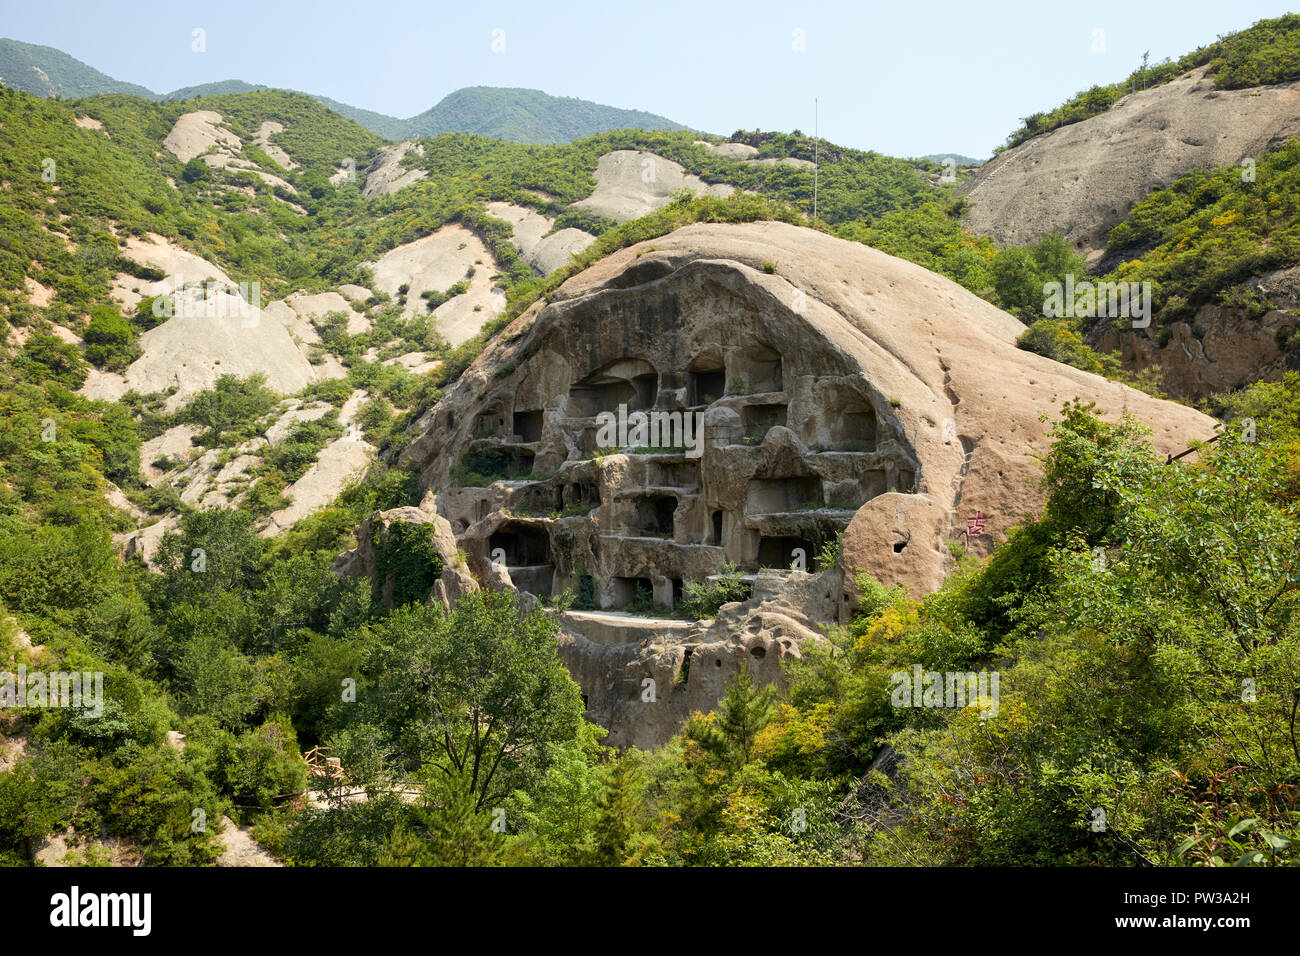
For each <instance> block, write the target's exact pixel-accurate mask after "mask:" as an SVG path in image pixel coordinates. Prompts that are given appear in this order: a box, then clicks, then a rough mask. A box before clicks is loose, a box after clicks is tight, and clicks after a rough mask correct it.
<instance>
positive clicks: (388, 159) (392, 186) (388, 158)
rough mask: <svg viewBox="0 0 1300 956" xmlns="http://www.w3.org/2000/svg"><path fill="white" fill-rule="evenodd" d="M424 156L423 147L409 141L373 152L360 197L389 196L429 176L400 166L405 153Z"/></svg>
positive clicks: (381, 147) (419, 170)
mask: <svg viewBox="0 0 1300 956" xmlns="http://www.w3.org/2000/svg"><path fill="white" fill-rule="evenodd" d="M411 152H414V153H415V155H417V156H423V155H424V147H423V146H421V145H419V144H418V143H414V142H411V141H410V140H407V141H404V142H401V143H397V144H396V145H393V146H380V147H379V149H377V150H375V158H374V159H372V160H371V161H370V165H369V166H367V167H366V174H365V176H366V178H365V182H364V184H363V185H362V187H361V195H363V196H365V197H366V198H367V199H372V198H374V197H375V196H391V195H392V194H393V193H395V192H397V191H398V190H399V189H405V188H406V187H407V186H409V185H411V184H412V183H417V182H419V181H420V180H421V179H423V178H424V177H425V176H427V175H429V174H428V173H427V172H425V171H424V170H423V169H411V168H408V167H406V166H403V165H402V160H403V159H405V158H406V154H407V153H411Z"/></svg>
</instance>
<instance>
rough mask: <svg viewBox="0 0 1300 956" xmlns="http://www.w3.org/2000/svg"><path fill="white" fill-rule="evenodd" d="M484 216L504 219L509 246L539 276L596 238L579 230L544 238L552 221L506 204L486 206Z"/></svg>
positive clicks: (569, 230) (523, 208) (498, 203)
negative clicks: (510, 228)
mask: <svg viewBox="0 0 1300 956" xmlns="http://www.w3.org/2000/svg"><path fill="white" fill-rule="evenodd" d="M487 208H488V213H489V214H491V215H492V216H494V217H495V218H497V219H504V220H506V221H507V222H509V223H510V224H511V225H512V226H514V228H515V232H514V235H513V236H512V237H511V240H510V241H511V242H512V243H513V244H514V247H515V248H516V249H518V250H519V254H520V255H521V256H523V258H524V261H525V262H527V263H528V264H529V265H530V266H532V267H533V268H534V269H536V270H537V271H538V272H540V273H542V275H550V274H551V273H552V272H554V271H555V270H556V269H558V268H560V266H562V265H564V264H565V263H567V262H568V261H569V257H570V256H573V255H577V254H578V253H579V252H581V251H582V250H583V249H586V248H587V247H588V246H589V245H591V244H592V243H593V242H595V241H596V237H595V236H593V235H592V234H591V233H589V232H584V231H583V230H581V229H573V228H567V229H560V230H557V231H556V232H555V233H554V234H551V235H547V233H549V232H550V230H551V226H552V224H553V223H552V220H550V219H547V218H546V217H545V216H543V215H542V214H541V213H538V212H534V211H533V210H532V209H528V208H526V207H524V206H516V205H514V204H513V203H508V202H490V203H488V204H487Z"/></svg>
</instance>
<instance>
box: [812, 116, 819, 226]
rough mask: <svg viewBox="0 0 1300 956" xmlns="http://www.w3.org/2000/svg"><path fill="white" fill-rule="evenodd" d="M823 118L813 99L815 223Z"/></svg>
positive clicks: (814, 217)
mask: <svg viewBox="0 0 1300 956" xmlns="http://www.w3.org/2000/svg"><path fill="white" fill-rule="evenodd" d="M820 119H821V116H820V114H819V111H818V107H817V97H815V96H814V97H813V221H814V222H816V221H817V173H818V162H819V160H820V159H821V151H820V150H819V148H818V147H820V146H821V136H820V131H819V128H818V121H819V120H820Z"/></svg>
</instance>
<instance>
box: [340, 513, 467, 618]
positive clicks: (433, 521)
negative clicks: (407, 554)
mask: <svg viewBox="0 0 1300 956" xmlns="http://www.w3.org/2000/svg"><path fill="white" fill-rule="evenodd" d="M397 522H401V523H403V524H412V525H427V526H428V529H429V538H430V540H431V541H432V542H433V545H434V547H435V548H436V549H437V551H438V556H439V557H440V558H441V559H442V574H441V575H440V576H439V578H438V580H437V581H435V582H434V585H433V588H432V589H431V590H430V592H429V600H431V601H437V602H438V603H439V604H441V605H442V606H443V608H444V609H447V610H449V609H450V608H451V606H452V604H454V603H455V602H456V600H457V599H458V598H460V597H461V596H462V595H464V594H468V593H469V592H470V591H476V590H478V587H479V585H478V582H477V581H476V580H475V579H474V576H473V575H472V574H470V571H469V568H467V567H466V566H465V565H464V563H463V562H462V561H461V558H460V555H459V554H458V552H457V546H456V536H455V534H453V533H452V530H451V525H450V524H448V523H447V519H446V518H444V517H442V516H441V515H438V514H430V513H429V512H427V511H423V510H421V509H420V508H413V507H406V508H392V509H390V510H388V511H377V512H375V513H374V514H373V515H371V516H370V517H369V518H367V519H366V520H365V521H363V522H362V523H361V527H360V528H358V529H357V546H356V547H355V548H353V549H352V550H351V551H348V552H345V553H344V554H341V555H339V558H338V560H337V561H335V562H334V572H335V573H336V574H338V575H340V576H341V577H345V578H354V577H365V578H370V579H371V580H372V581H374V578H375V546H376V544H378V545H379V546H380V547H383V546H384V545H386V544H387V543H388V535H389V529H391V528H392V526H393V525H394V524H395V523H397ZM375 583H376V584H377V585H378V587H379V594H380V597H381V599H382V600H383V602H384V604H385V605H386V606H387V607H392V601H393V576H392V575H391V574H390V575H388V577H387V578H386V579H385V580H383V581H379V582H375Z"/></svg>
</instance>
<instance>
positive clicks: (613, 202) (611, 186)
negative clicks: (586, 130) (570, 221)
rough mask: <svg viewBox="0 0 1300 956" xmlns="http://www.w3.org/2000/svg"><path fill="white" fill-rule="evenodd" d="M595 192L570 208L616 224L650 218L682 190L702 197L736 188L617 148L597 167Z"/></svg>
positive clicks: (668, 162) (658, 158) (649, 155)
mask: <svg viewBox="0 0 1300 956" xmlns="http://www.w3.org/2000/svg"><path fill="white" fill-rule="evenodd" d="M595 179H596V189H595V190H594V191H593V192H592V194H591V195H590V196H588V197H587V198H586V199H581V200H579V201H578V202H575V203H574V204H573V205H574V206H577V207H579V208H581V209H590V210H591V211H592V212H594V213H597V214H598V215H601V216H608V217H609V218H610V219H613V220H615V221H617V222H626V221H627V220H628V219H636V218H638V217H639V216H645V215H649V214H650V213H652V212H654V211H655V210H656V209H659V208H661V207H663V206H666V205H668V203H669V202H670V201H671V200H672V198H673V195H674V194H675V193H677V192H679V191H681V190H683V189H689V190H690V191H691V192H693V193H698V194H700V195H704V196H723V197H725V196H730V195H731V194H732V193H733V192H735V187H733V186H728V185H725V184H721V183H719V184H710V183H706V182H704V180H702V179H700V177H698V176H696V175H694V174H693V173H688V172H686V171H685V170H683V169H682V166H681V164H680V163H675V162H673V161H672V160H671V159H665V158H664V157H662V156H657V155H655V154H654V153H648V152H645V151H644V150H633V149H618V150H614V151H613V152H612V153H606V154H605V155H604V156H602V157H600V160H599V162H598V163H597V164H596V173H595Z"/></svg>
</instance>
